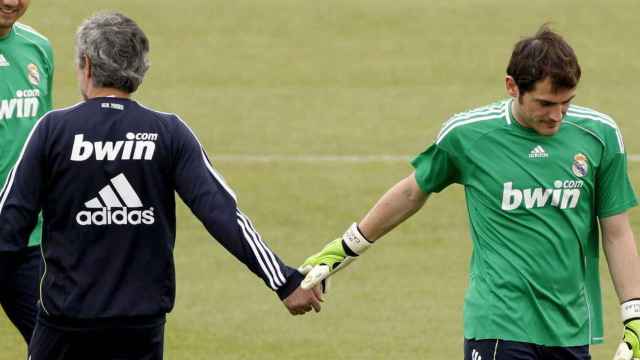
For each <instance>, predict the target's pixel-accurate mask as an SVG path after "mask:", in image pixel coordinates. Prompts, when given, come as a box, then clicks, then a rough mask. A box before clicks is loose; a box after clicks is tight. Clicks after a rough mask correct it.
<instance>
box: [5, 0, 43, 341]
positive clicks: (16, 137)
mask: <svg viewBox="0 0 640 360" xmlns="http://www.w3.org/2000/svg"><path fill="white" fill-rule="evenodd" d="M29 2H30V0H0V79H1V81H0V184H4V182H5V179H6V178H7V176H8V174H9V172H10V170H11V168H12V167H13V165H14V164H15V162H16V160H17V159H18V157H19V155H20V151H21V149H22V146H23V145H24V142H25V141H26V139H27V136H28V135H29V133H30V132H31V129H32V128H33V126H34V124H35V123H36V121H37V120H38V119H39V118H40V117H41V116H42V115H44V114H45V113H46V112H47V111H49V110H51V106H52V104H51V90H52V81H53V69H54V64H53V53H52V50H51V45H50V43H49V40H47V38H45V37H44V36H42V35H41V34H40V33H38V32H37V31H35V30H34V29H32V28H31V27H29V26H26V25H24V24H21V23H19V22H17V20H18V19H19V18H20V17H21V16H22V15H24V13H25V12H26V11H27V8H28V7H29ZM41 224H42V218H39V220H38V224H37V226H36V227H35V229H34V231H33V233H32V234H31V237H30V239H29V247H28V248H27V249H26V250H24V251H22V252H20V253H17V254H16V253H13V254H2V253H0V304H2V308H3V309H4V312H5V313H6V315H7V317H8V318H9V319H10V320H11V322H13V324H14V325H15V326H16V327H17V328H18V330H19V331H20V333H21V334H22V336H23V337H24V339H25V341H26V342H27V343H29V340H30V339H31V334H32V332H33V328H34V326H35V319H36V313H37V307H36V303H37V300H38V293H39V291H38V277H39V273H40V247H39V245H40V237H41Z"/></svg>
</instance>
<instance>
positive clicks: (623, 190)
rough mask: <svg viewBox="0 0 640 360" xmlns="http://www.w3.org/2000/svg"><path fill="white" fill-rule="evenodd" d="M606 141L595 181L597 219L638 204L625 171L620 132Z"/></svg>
mask: <svg viewBox="0 0 640 360" xmlns="http://www.w3.org/2000/svg"><path fill="white" fill-rule="evenodd" d="M608 135H610V136H609V137H610V138H608V139H607V141H606V143H607V146H605V148H604V156H603V157H602V163H601V164H600V167H599V169H598V175H597V179H596V209H597V215H598V217H599V218H606V217H609V216H613V215H617V214H620V213H622V212H624V211H626V210H628V209H629V208H632V207H634V206H636V205H637V204H638V200H637V198H636V195H635V191H634V190H633V186H632V185H631V180H630V178H629V172H628V171H627V154H626V153H625V152H624V144H623V142H622V136H621V135H620V131H619V130H618V129H616V131H615V133H614V132H613V131H612V132H611V133H610V134H608Z"/></svg>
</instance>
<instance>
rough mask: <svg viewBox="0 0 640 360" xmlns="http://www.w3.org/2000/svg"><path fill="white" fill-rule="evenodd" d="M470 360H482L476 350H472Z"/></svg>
mask: <svg viewBox="0 0 640 360" xmlns="http://www.w3.org/2000/svg"><path fill="white" fill-rule="evenodd" d="M471 360H482V356H480V353H479V352H478V350H476V349H473V351H472V352H471Z"/></svg>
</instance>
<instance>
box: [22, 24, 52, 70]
mask: <svg viewBox="0 0 640 360" xmlns="http://www.w3.org/2000/svg"><path fill="white" fill-rule="evenodd" d="M16 36H19V37H21V38H23V39H25V40H27V41H29V42H30V43H32V44H33V45H35V46H36V47H37V48H38V49H39V50H40V52H41V53H42V55H43V56H44V57H45V59H46V60H47V62H48V65H49V66H51V64H52V63H53V62H52V61H51V59H50V58H49V54H47V51H46V50H45V49H43V48H42V46H41V45H40V44H38V43H37V42H35V41H33V40H31V39H29V38H27V37H26V36H24V35H22V34H18V33H17V32H16Z"/></svg>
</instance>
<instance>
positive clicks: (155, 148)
mask: <svg viewBox="0 0 640 360" xmlns="http://www.w3.org/2000/svg"><path fill="white" fill-rule="evenodd" d="M76 47H77V62H78V78H79V81H80V89H81V91H82V93H83V96H84V98H85V99H86V101H85V102H82V103H80V104H78V105H75V106H73V107H70V108H66V109H62V110H57V111H52V112H50V113H48V114H47V115H45V116H44V117H43V118H42V119H40V120H39V121H38V123H37V124H36V126H35V127H34V129H33V131H32V132H31V134H30V135H29V139H28V140H27V143H26V145H25V147H24V148H23V150H22V154H21V156H20V158H19V160H18V163H17V164H16V167H15V168H14V170H13V171H12V172H11V173H10V175H9V177H8V179H7V182H6V184H5V186H4V188H3V189H2V193H0V251H3V252H12V251H18V250H20V249H23V248H24V247H25V246H26V245H27V244H26V239H28V234H29V232H30V231H31V230H32V229H33V227H34V225H35V224H36V220H37V215H38V212H39V211H40V209H42V211H43V217H44V226H43V238H42V256H43V259H44V266H43V272H44V273H43V275H42V280H41V282H40V302H39V304H40V316H39V319H38V323H37V325H36V330H35V332H34V337H33V339H32V341H31V344H30V347H29V353H30V356H31V359H32V360H41V359H154V360H155V359H161V358H162V351H163V350H162V344H163V331H164V320H165V314H166V313H167V312H169V311H170V310H171V309H172V307H173V304H174V297H175V274H174V263H173V253H172V252H173V247H174V241H175V232H176V215H175V200H174V191H175V192H177V193H178V194H179V195H180V197H181V198H182V199H183V201H184V202H185V203H186V204H187V205H188V206H189V208H191V210H192V211H193V213H194V214H195V215H196V216H197V217H198V218H199V219H200V221H201V222H202V223H203V224H204V225H205V227H206V228H207V230H208V231H209V233H210V234H211V235H213V236H214V237H215V238H216V239H217V240H218V241H219V242H220V243H221V244H222V245H223V246H224V247H225V248H226V249H227V250H228V251H229V252H231V253H232V254H233V255H234V256H235V257H237V258H238V259H239V260H240V261H242V262H243V263H244V264H245V265H246V266H247V267H249V269H250V270H251V271H253V272H254V273H255V274H256V275H258V276H259V277H261V278H262V279H263V280H264V282H265V283H266V284H267V286H269V287H270V288H271V289H272V290H274V291H276V292H277V294H278V295H279V296H280V298H281V299H284V303H285V305H286V306H287V308H288V309H289V311H290V312H291V313H292V314H302V313H305V312H307V311H310V310H311V309H312V308H313V309H315V310H316V311H319V310H320V306H319V301H320V300H321V299H320V293H319V291H318V289H314V290H313V291H304V290H302V289H300V288H298V285H299V283H300V281H301V279H302V276H301V275H300V274H299V273H298V272H297V271H296V270H295V269H292V268H290V267H288V266H286V265H285V264H283V263H282V261H280V259H279V258H278V257H277V256H276V255H275V254H274V253H273V252H272V251H271V250H270V249H269V247H268V246H267V245H266V244H265V243H264V242H263V241H262V239H261V238H260V235H259V234H258V232H257V231H256V230H255V228H254V227H253V224H252V223H251V221H250V220H249V218H248V217H247V216H246V215H244V214H243V213H242V212H241V211H240V210H239V209H238V207H237V202H236V195H235V194H234V192H233V191H232V190H231V189H230V188H229V186H228V185H227V184H226V183H225V182H224V180H223V179H222V177H221V176H220V174H218V173H217V172H216V170H215V169H214V168H213V167H212V165H211V163H210V162H209V161H208V159H207V156H206V154H205V152H204V151H203V149H202V146H201V145H200V143H199V142H198V140H197V138H196V136H195V135H194V134H193V132H192V131H191V130H190V129H189V127H188V126H187V124H185V123H184V122H183V121H182V120H181V119H180V118H179V117H178V116H176V115H173V114H167V113H161V112H157V111H153V110H151V109H147V108H145V107H143V106H142V105H140V104H138V103H137V102H135V101H132V100H130V99H129V95H130V94H131V93H133V92H134V91H135V90H136V89H137V87H138V86H139V85H140V83H141V82H142V78H143V76H144V73H145V72H146V70H147V69H148V61H147V58H146V55H147V52H148V48H149V46H148V41H147V39H146V37H145V35H144V33H143V32H142V30H141V29H140V28H139V27H138V26H137V25H136V24H135V22H133V21H132V20H130V19H129V18H127V17H125V16H123V15H121V14H117V13H101V14H98V15H95V16H94V17H92V18H90V19H88V20H87V21H85V22H84V23H83V24H82V25H81V26H80V28H79V30H78V33H77V39H76Z"/></svg>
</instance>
